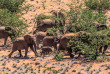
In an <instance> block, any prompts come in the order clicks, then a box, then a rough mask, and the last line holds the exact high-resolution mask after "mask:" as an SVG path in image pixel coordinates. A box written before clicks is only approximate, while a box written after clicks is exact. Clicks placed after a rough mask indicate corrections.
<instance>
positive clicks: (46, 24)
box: [33, 19, 55, 34]
mask: <svg viewBox="0 0 110 74" xmlns="http://www.w3.org/2000/svg"><path fill="white" fill-rule="evenodd" d="M53 26H55V22H54V21H53V20H51V19H44V20H42V21H40V24H38V25H37V28H36V30H35V31H34V32H33V34H35V33H36V32H37V31H43V32H46V31H47V29H48V28H51V27H53Z"/></svg>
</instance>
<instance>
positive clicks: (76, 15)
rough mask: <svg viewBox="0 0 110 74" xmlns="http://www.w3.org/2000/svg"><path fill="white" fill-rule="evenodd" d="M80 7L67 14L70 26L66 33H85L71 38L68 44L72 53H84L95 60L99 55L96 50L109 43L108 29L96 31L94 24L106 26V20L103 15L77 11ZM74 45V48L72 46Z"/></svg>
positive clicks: (85, 10)
mask: <svg viewBox="0 0 110 74" xmlns="http://www.w3.org/2000/svg"><path fill="white" fill-rule="evenodd" d="M78 8H80V7H76V8H71V9H70V12H68V18H69V21H70V24H72V26H71V27H70V28H69V29H68V31H67V32H73V33H76V32H79V31H85V32H86V33H84V34H79V35H78V36H75V37H72V38H71V39H70V42H69V43H68V47H71V49H72V50H73V51H79V53H80V52H82V53H84V54H85V55H86V56H87V57H89V58H90V59H92V60H93V59H96V57H97V55H98V54H99V53H98V52H97V50H98V49H99V48H100V47H101V46H104V45H108V44H109V43H110V39H109V36H110V35H109V34H110V33H109V31H110V30H109V29H104V30H100V31H98V29H97V26H98V25H96V24H94V23H95V22H97V23H99V24H106V21H107V18H106V16H105V13H104V12H102V13H99V12H97V11H94V10H91V9H81V8H80V9H79V10H78ZM73 45H74V46H73Z"/></svg>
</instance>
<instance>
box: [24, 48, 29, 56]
mask: <svg viewBox="0 0 110 74" xmlns="http://www.w3.org/2000/svg"><path fill="white" fill-rule="evenodd" d="M27 53H28V47H26V48H25V56H24V58H27Z"/></svg>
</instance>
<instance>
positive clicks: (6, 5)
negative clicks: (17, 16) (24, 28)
mask: <svg viewBox="0 0 110 74" xmlns="http://www.w3.org/2000/svg"><path fill="white" fill-rule="evenodd" d="M24 1H25V0H0V8H1V9H8V10H9V11H11V12H17V11H18V10H19V8H20V6H21V5H22V3H23V2H24Z"/></svg>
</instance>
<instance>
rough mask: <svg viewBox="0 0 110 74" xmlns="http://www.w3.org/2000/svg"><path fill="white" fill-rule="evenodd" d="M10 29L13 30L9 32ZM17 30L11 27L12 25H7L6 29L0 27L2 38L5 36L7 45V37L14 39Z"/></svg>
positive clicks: (0, 36)
mask: <svg viewBox="0 0 110 74" xmlns="http://www.w3.org/2000/svg"><path fill="white" fill-rule="evenodd" d="M8 31H11V33H9V32H8ZM14 32H15V31H14V30H13V29H12V28H11V27H5V29H0V39H1V38H4V45H3V46H5V45H6V42H7V39H8V37H10V38H11V40H12V39H13V37H15V33H14Z"/></svg>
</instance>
